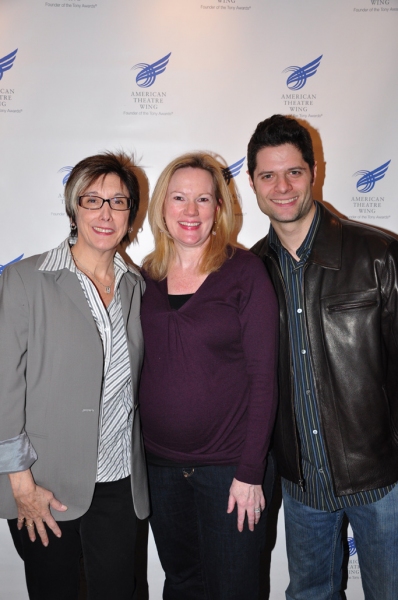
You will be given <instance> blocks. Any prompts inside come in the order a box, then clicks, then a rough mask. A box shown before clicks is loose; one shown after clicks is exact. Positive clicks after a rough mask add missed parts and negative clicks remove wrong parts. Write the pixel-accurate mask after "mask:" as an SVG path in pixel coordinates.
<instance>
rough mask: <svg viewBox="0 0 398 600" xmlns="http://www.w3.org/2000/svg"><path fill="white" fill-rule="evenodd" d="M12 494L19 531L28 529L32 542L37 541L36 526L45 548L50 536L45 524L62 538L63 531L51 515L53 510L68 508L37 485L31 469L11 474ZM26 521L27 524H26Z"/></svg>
mask: <svg viewBox="0 0 398 600" xmlns="http://www.w3.org/2000/svg"><path fill="white" fill-rule="evenodd" d="M9 478H10V482H11V488H12V493H13V494H14V498H15V502H16V504H17V507H18V523H17V526H18V529H22V527H23V526H24V524H25V526H26V527H27V530H28V534H29V538H30V540H31V541H32V542H34V541H35V539H36V533H35V526H36V529H37V533H38V534H39V536H40V538H41V541H42V544H43V546H48V535H47V531H46V528H45V526H44V523H46V524H47V525H48V527H49V528H50V529H51V531H52V532H53V533H54V534H55V535H56V536H57V537H61V535H62V534H61V530H60V528H59V527H58V525H57V522H56V521H55V519H54V517H53V516H52V514H51V513H50V508H49V507H50V506H51V508H53V509H55V510H59V511H65V510H67V506H65V505H64V504H62V503H61V502H60V501H59V500H57V499H56V498H54V495H53V493H52V492H50V491H49V490H46V489H45V488H42V487H40V486H39V485H36V483H35V481H34V479H33V476H32V473H31V471H30V469H27V470H26V471H20V472H18V473H10V474H9ZM24 521H25V522H24Z"/></svg>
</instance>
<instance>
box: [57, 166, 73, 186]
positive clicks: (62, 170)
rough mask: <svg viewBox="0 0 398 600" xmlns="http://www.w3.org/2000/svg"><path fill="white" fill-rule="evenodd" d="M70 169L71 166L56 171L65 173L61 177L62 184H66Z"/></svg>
mask: <svg viewBox="0 0 398 600" xmlns="http://www.w3.org/2000/svg"><path fill="white" fill-rule="evenodd" d="M72 169H73V167H62V169H60V170H59V171H58V173H65V175H64V176H63V177H62V185H66V182H67V181H68V179H69V175H70V173H71V171H72Z"/></svg>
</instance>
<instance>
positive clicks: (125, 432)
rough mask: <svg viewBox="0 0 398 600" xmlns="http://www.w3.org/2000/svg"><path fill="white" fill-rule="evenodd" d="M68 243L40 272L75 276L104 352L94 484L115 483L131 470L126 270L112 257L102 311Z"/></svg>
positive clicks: (122, 262) (130, 404)
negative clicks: (110, 291) (111, 283)
mask: <svg viewBox="0 0 398 600" xmlns="http://www.w3.org/2000/svg"><path fill="white" fill-rule="evenodd" d="M69 243H73V240H70V241H69V240H65V241H64V242H63V243H62V244H61V245H60V246H58V248H55V249H54V250H51V251H50V252H49V253H48V254H47V256H46V258H45V260H44V262H43V264H42V265H41V267H40V270H41V271H58V270H60V269H69V270H70V271H71V272H72V273H76V276H77V278H78V279H79V282H80V284H81V286H82V289H83V292H84V295H85V297H86V300H87V302H88V305H89V307H90V310H91V313H92V315H93V318H94V321H95V323H96V325H97V328H98V332H99V334H100V337H101V340H102V346H103V351H104V371H103V386H102V398H101V416H100V423H99V443H98V462H97V481H99V482H104V481H117V480H118V479H122V478H123V477H127V476H128V475H129V474H130V470H131V463H130V455H131V426H132V417H133V410H132V409H133V406H132V388H131V373H130V361H129V354H128V348H127V340H126V330H125V326H124V322H123V314H122V304H121V300H120V291H119V283H120V280H121V278H122V276H123V275H124V273H126V271H127V270H128V269H129V267H128V266H127V265H126V263H125V262H124V260H123V259H122V257H121V256H120V255H119V254H116V255H115V258H114V269H115V288H114V289H115V292H114V296H113V299H112V301H111V303H110V304H109V306H108V307H107V308H106V307H105V306H104V304H103V302H102V300H101V298H100V296H99V294H98V292H97V290H96V288H95V286H94V285H93V283H92V282H91V280H90V279H89V278H88V277H87V275H85V274H84V273H82V272H81V271H80V270H79V269H77V267H76V265H75V263H74V261H73V258H72V255H71V252H70V247H69ZM60 343H62V341H60Z"/></svg>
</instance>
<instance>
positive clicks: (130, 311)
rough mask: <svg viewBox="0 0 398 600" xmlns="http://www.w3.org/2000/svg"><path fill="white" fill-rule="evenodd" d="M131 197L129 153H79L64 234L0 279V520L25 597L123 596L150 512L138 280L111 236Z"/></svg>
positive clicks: (125, 226) (128, 212) (125, 223)
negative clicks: (139, 393) (82, 581)
mask: <svg viewBox="0 0 398 600" xmlns="http://www.w3.org/2000/svg"><path fill="white" fill-rule="evenodd" d="M138 206H139V185H138V180H137V176H136V173H135V166H134V164H133V162H132V160H131V159H130V158H129V157H128V156H127V155H125V154H122V153H120V154H112V153H104V154H99V155H96V156H91V157H89V158H86V159H84V160H82V161H81V162H79V163H78V164H77V165H76V166H75V167H74V168H73V170H72V171H71V174H70V176H69V179H68V182H67V184H66V187H65V208H66V213H67V215H68V217H69V219H70V223H71V234H70V237H69V238H68V239H66V240H65V241H64V242H62V244H60V245H59V246H58V247H57V248H55V249H53V250H50V251H49V252H45V253H44V254H41V255H40V256H33V257H31V258H28V259H26V260H23V261H21V262H18V263H15V264H13V265H10V266H9V267H7V268H6V269H5V270H4V273H3V275H2V277H1V278H0V346H1V357H2V358H1V361H0V381H1V386H0V473H1V475H0V516H1V517H3V518H7V519H8V520H9V526H10V530H11V533H12V536H13V540H14V544H15V546H16V548H17V550H18V552H19V554H20V556H21V557H22V558H23V560H24V563H25V573H26V581H27V587H28V592H29V597H30V598H31V599H34V600H55V599H56V600H73V599H77V598H78V587H79V562H80V557H81V554H83V560H84V569H85V574H86V581H87V588H88V597H89V598H90V599H95V600H102V599H103V600H109V598H117V599H118V600H127V599H129V600H131V598H132V595H133V591H134V543H135V536H136V519H137V517H138V518H140V519H143V518H145V517H147V516H148V512H149V502H148V492H147V479H146V468H145V459H144V453H143V445H142V440H141V430H140V422H139V415H138V413H137V400H136V389H137V383H138V376H139V373H140V369H141V362H142V355H143V343H142V332H141V324H140V303H141V294H142V290H143V285H144V284H143V280H142V277H141V275H140V274H139V272H138V271H137V270H136V269H135V268H134V267H132V266H130V265H127V264H126V263H125V262H124V260H123V259H122V257H121V256H120V254H118V253H117V247H118V245H119V244H120V243H121V242H123V241H125V240H126V239H128V233H129V232H130V231H131V226H132V223H133V221H134V218H135V216H136V213H137V210H138Z"/></svg>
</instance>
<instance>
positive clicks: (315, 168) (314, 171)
mask: <svg viewBox="0 0 398 600" xmlns="http://www.w3.org/2000/svg"><path fill="white" fill-rule="evenodd" d="M317 166H318V165H317V162H316V161H315V163H314V168H313V170H312V182H311V183H312V185H314V183H315V179H316V172H317Z"/></svg>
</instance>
